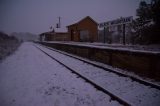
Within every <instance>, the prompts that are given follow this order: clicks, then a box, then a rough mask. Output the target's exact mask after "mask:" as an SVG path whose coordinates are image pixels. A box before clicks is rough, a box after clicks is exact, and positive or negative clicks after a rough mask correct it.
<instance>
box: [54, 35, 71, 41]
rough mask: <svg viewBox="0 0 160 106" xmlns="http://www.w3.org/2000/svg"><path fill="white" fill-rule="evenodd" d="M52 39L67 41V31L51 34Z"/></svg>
mask: <svg viewBox="0 0 160 106" xmlns="http://www.w3.org/2000/svg"><path fill="white" fill-rule="evenodd" d="M52 40H53V41H68V33H55V34H54V35H53V36H52Z"/></svg>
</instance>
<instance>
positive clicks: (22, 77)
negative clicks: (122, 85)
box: [0, 42, 120, 106]
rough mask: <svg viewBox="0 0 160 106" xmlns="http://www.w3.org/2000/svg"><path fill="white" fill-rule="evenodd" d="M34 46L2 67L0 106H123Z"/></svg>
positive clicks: (28, 45) (24, 47) (27, 46)
mask: <svg viewBox="0 0 160 106" xmlns="http://www.w3.org/2000/svg"><path fill="white" fill-rule="evenodd" d="M110 99H111V98H110V97H109V96H107V95H105V94H104V93H102V92H99V91H97V90H96V89H95V88H93V87H92V86H91V85H90V84H88V83H86V82H84V80H82V79H80V78H77V76H76V75H75V74H73V73H71V72H70V71H69V70H68V69H66V68H65V67H63V66H61V65H60V64H59V63H57V62H56V61H53V60H52V59H51V58H49V57H48V56H46V55H45V54H44V53H42V52H41V51H39V50H38V49H37V48H36V47H34V46H33V44H32V43H28V42H27V43H23V44H22V45H21V46H20V47H19V49H18V50H17V51H16V52H15V53H14V54H13V55H11V56H9V57H8V58H6V59H5V60H4V61H3V62H2V63H1V64H0V106H119V105H120V104H119V103H118V102H117V101H112V100H110Z"/></svg>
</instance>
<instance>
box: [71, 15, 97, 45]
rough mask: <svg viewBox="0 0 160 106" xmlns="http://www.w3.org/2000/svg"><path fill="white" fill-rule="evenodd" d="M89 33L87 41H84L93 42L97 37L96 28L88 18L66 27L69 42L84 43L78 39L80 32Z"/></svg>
mask: <svg viewBox="0 0 160 106" xmlns="http://www.w3.org/2000/svg"><path fill="white" fill-rule="evenodd" d="M85 31H88V32H89V39H88V40H86V41H89V42H95V41H97V36H98V26H97V24H96V23H95V22H93V21H92V20H91V19H90V18H85V19H84V20H82V21H80V22H79V23H76V24H73V25H70V26H68V33H69V40H71V41H78V42H79V41H85V40H82V39H80V34H82V33H81V32H85Z"/></svg>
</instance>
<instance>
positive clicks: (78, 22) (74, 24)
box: [67, 16, 98, 27]
mask: <svg viewBox="0 0 160 106" xmlns="http://www.w3.org/2000/svg"><path fill="white" fill-rule="evenodd" d="M87 18H88V19H90V20H91V21H92V22H93V23H95V24H97V25H98V23H97V22H96V21H94V20H93V19H92V18H91V17H90V16H86V17H85V18H83V19H82V20H80V21H78V22H77V23H74V24H71V25H68V26H67V27H70V26H74V25H78V24H79V23H81V22H82V21H83V20H85V19H87Z"/></svg>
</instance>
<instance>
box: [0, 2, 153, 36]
mask: <svg viewBox="0 0 160 106" xmlns="http://www.w3.org/2000/svg"><path fill="white" fill-rule="evenodd" d="M146 1H150V0H146ZM139 2H140V0H134V1H133V0H88V1H85V0H81V1H78V0H67V1H64V0H14V1H10V0H1V1H0V14H1V17H0V31H3V32H5V33H8V34H10V33H12V32H30V33H34V34H40V33H42V32H47V31H50V27H51V26H52V27H54V29H55V31H63V32H64V31H67V29H66V26H67V25H70V24H74V23H76V22H78V21H80V20H81V19H83V18H84V17H86V16H90V17H91V18H93V19H94V20H95V21H96V22H97V23H100V22H105V21H110V20H114V19H117V18H119V17H128V16H133V17H135V16H136V9H137V8H138V6H139ZM59 16H60V17H61V28H60V29H57V28H55V27H56V24H57V23H58V17H59Z"/></svg>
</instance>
